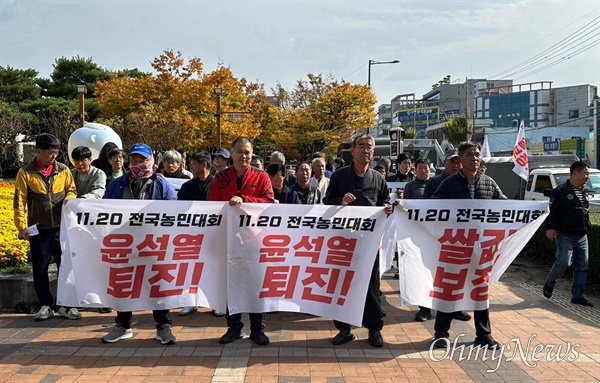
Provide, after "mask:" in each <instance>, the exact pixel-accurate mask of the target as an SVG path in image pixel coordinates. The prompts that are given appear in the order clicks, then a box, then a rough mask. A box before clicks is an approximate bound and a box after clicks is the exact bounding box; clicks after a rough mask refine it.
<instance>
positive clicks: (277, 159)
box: [269, 151, 298, 187]
mask: <svg viewBox="0 0 600 383" xmlns="http://www.w3.org/2000/svg"><path fill="white" fill-rule="evenodd" d="M269 164H282V165H285V155H284V154H283V153H281V152H279V151H274V152H273V153H271V158H270V159H269ZM296 182H298V179H297V178H296V176H295V175H293V174H292V173H290V172H288V171H286V172H285V180H284V181H283V184H284V185H285V186H288V187H289V186H292V185H295V184H296Z"/></svg>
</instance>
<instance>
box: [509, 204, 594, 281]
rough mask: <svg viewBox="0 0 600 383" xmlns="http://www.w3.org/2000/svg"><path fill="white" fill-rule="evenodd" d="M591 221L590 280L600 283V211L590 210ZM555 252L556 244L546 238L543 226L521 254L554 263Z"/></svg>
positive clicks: (589, 241)
mask: <svg viewBox="0 0 600 383" xmlns="http://www.w3.org/2000/svg"><path fill="white" fill-rule="evenodd" d="M590 221H592V228H591V230H590V231H589V232H588V247H589V266H588V279H593V280H596V281H600V256H599V254H600V210H590ZM555 251H556V250H555V246H554V242H553V241H550V240H548V238H546V227H545V226H544V225H542V226H541V227H540V228H539V229H538V231H537V232H536V233H535V235H534V236H533V237H532V238H531V239H530V240H529V242H528V243H527V245H525V248H524V249H523V251H522V253H521V254H522V255H523V256H525V257H528V258H532V259H542V260H545V261H553V260H554V253H555ZM548 271H550V270H548Z"/></svg>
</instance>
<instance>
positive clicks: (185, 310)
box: [178, 306, 198, 316]
mask: <svg viewBox="0 0 600 383" xmlns="http://www.w3.org/2000/svg"><path fill="white" fill-rule="evenodd" d="M196 311H198V307H196V306H186V307H184V308H182V309H181V311H180V312H179V314H178V315H179V316H186V315H190V314H191V313H193V312H196Z"/></svg>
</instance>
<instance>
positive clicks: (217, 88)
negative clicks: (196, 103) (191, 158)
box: [215, 85, 223, 149]
mask: <svg viewBox="0 0 600 383" xmlns="http://www.w3.org/2000/svg"><path fill="white" fill-rule="evenodd" d="M222 94H223V88H221V86H220V85H217V86H215V95H216V96H217V113H216V114H215V116H216V117H217V149H220V148H221V95H222Z"/></svg>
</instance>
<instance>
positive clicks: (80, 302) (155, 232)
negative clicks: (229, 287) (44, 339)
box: [58, 199, 227, 311]
mask: <svg viewBox="0 0 600 383" xmlns="http://www.w3.org/2000/svg"><path fill="white" fill-rule="evenodd" d="M225 208H226V206H225V205H224V204H223V203H214V202H198V201H194V202H192V201H152V200H127V201H114V200H87V199H71V200H69V201H68V203H67V204H66V205H65V206H64V207H63V214H62V217H63V218H62V222H61V227H62V230H61V237H62V238H63V240H64V241H65V242H64V244H63V248H64V250H65V252H64V253H63V264H62V267H61V270H60V275H59V289H58V303H59V304H61V305H66V306H75V307H112V308H113V309H115V310H117V311H138V310H153V309H154V310H160V309H170V308H175V307H182V306H201V307H209V308H212V309H215V310H219V311H225V308H226V279H225V276H226V258H225V253H226V245H227V243H226V240H225V237H226V236H225V231H226V210H225Z"/></svg>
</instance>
